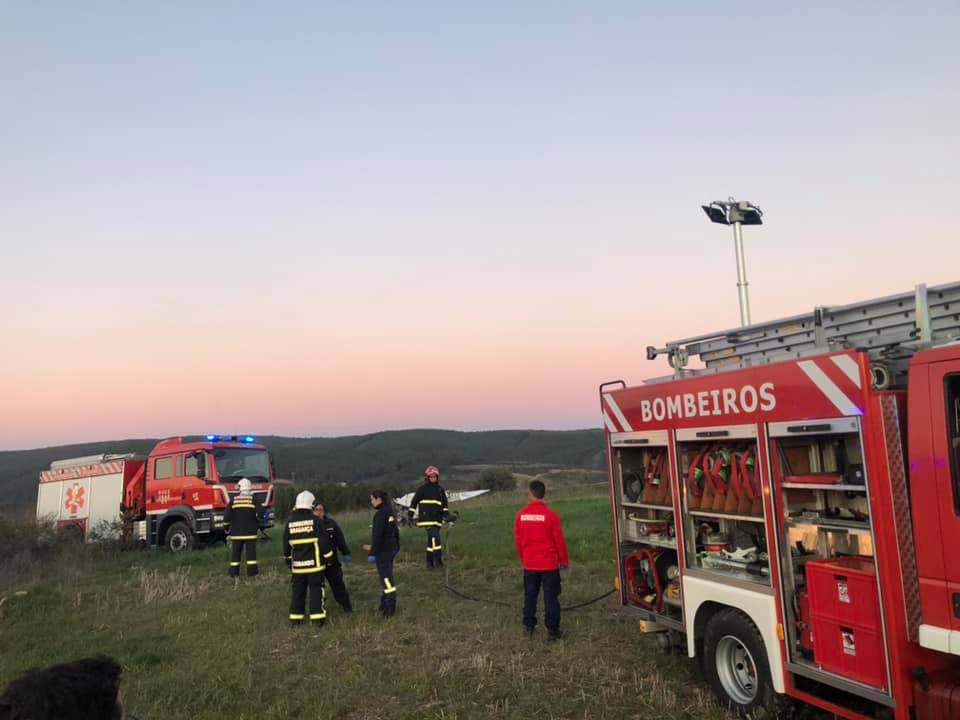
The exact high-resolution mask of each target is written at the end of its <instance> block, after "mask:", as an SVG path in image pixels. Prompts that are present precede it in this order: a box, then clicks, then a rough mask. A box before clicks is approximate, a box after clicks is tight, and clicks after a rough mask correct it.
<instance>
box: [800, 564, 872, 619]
mask: <svg viewBox="0 0 960 720" xmlns="http://www.w3.org/2000/svg"><path fill="white" fill-rule="evenodd" d="M806 573H807V592H808V594H809V596H810V613H811V615H814V616H816V615H820V616H821V617H826V618H831V619H833V620H836V621H837V622H838V623H841V624H845V625H856V626H857V627H862V628H867V629H868V630H877V631H879V630H880V604H879V603H878V602H877V583H876V580H875V579H874V571H873V559H872V558H867V557H845V558H831V559H829V560H811V561H810V562H808V563H807V566H806Z"/></svg>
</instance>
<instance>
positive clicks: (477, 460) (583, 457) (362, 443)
mask: <svg viewBox="0 0 960 720" xmlns="http://www.w3.org/2000/svg"><path fill="white" fill-rule="evenodd" d="M257 441H258V442H260V443H263V444H264V445H266V446H267V447H268V448H269V449H270V451H271V452H272V453H273V457H274V463H275V465H276V470H277V475H278V476H279V477H283V478H295V479H296V481H297V483H298V484H299V483H301V482H348V483H350V482H365V483H371V484H373V483H384V484H385V485H391V486H400V487H405V486H407V485H412V484H413V483H416V482H418V481H419V480H420V477H421V473H422V472H423V469H424V468H425V467H426V466H427V465H429V464H433V465H437V466H438V467H439V468H440V470H441V472H442V473H443V476H444V478H445V482H449V481H450V480H453V485H457V484H458V483H457V477H458V475H459V476H461V477H462V478H464V479H465V478H467V477H468V476H474V475H475V471H474V470H472V469H470V468H468V467H464V466H477V465H513V466H516V469H517V471H518V472H526V471H530V470H533V471H535V472H542V471H543V470H544V468H584V469H599V468H601V467H603V462H604V458H603V438H602V435H601V432H600V431H599V430H569V431H555V430H493V431H488V432H457V431H454V430H397V431H388V432H379V433H373V434H370V435H353V436H348V437H336V438H289V437H270V436H260V437H258V438H257ZM156 442H157V441H156V440H152V439H139V440H111V441H105V442H97V443H84V444H79V445H62V446H59V447H51V448H40V449H36V450H13V451H7V452H0V493H2V497H3V500H4V503H3V506H2V507H4V508H23V507H32V506H33V504H34V503H35V502H36V485H37V476H38V474H39V473H40V471H41V470H44V469H46V468H48V467H49V466H50V463H51V462H52V461H54V460H61V459H63V458H70V457H80V456H83V455H95V454H98V453H104V452H106V453H116V452H136V453H147V452H149V451H150V450H151V449H152V448H153V446H154V445H155V444H156ZM461 467H463V470H462V471H460V470H459V469H458V468H461Z"/></svg>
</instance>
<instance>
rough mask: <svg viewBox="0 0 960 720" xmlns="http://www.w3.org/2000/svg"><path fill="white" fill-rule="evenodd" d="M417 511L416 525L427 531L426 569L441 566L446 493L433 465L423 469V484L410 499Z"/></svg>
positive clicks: (438, 472) (412, 508)
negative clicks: (441, 532) (441, 540)
mask: <svg viewBox="0 0 960 720" xmlns="http://www.w3.org/2000/svg"><path fill="white" fill-rule="evenodd" d="M410 509H411V510H413V511H415V512H416V513H417V527H422V528H424V529H426V531H427V569H428V570H432V569H434V568H440V567H443V545H442V544H441V542H440V528H442V527H443V521H444V518H446V516H447V512H448V510H447V493H446V491H444V489H443V488H442V487H441V486H440V471H439V470H438V469H437V468H436V467H435V466H433V465H431V466H430V467H428V468H427V469H426V470H424V471H423V485H421V486H420V487H419V489H418V490H417V492H416V493H415V494H414V496H413V500H411V501H410Z"/></svg>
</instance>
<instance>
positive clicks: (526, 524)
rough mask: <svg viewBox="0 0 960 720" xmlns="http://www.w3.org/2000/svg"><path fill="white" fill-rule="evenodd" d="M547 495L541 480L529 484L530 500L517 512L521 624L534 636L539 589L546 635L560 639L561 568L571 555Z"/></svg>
mask: <svg viewBox="0 0 960 720" xmlns="http://www.w3.org/2000/svg"><path fill="white" fill-rule="evenodd" d="M546 494H547V488H546V486H545V485H544V484H543V483H542V482H541V481H539V480H533V481H532V482H531V483H530V503H529V504H528V505H527V506H526V507H525V508H523V510H521V511H520V512H518V513H517V517H516V520H514V523H513V537H514V542H515V543H516V546H517V555H518V556H519V557H520V563H521V564H522V565H523V626H524V628H525V629H526V632H527V635H533V630H534V628H536V626H537V600H538V599H539V596H540V589H541V588H542V589H543V614H544V624H545V625H546V626H547V637H548V639H550V640H559V639H560V636H561V634H562V633H561V632H560V570H561V569H564V570H565V569H566V568H568V567H569V566H570V557H569V556H568V555H567V543H566V541H565V540H564V539H563V527H562V526H561V524H560V517H559V516H558V515H557V514H556V513H555V512H554V511H553V510H551V509H550V508H549V507H547V504H546V503H545V502H544V501H543V498H544V496H545V495H546Z"/></svg>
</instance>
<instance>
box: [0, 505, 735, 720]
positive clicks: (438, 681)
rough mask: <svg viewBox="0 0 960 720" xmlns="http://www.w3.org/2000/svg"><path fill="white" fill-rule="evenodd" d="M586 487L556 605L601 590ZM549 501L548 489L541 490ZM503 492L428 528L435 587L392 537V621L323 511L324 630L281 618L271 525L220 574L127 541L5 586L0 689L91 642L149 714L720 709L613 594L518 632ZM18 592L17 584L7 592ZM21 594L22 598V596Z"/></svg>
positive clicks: (599, 545)
mask: <svg viewBox="0 0 960 720" xmlns="http://www.w3.org/2000/svg"><path fill="white" fill-rule="evenodd" d="M601 493H603V489H600V488H596V487H569V488H564V489H563V490H561V491H559V492H558V496H557V497H555V498H554V499H553V501H552V502H551V504H552V505H553V507H554V508H556V509H557V511H558V512H559V513H560V515H561V517H562V518H563V519H564V523H565V530H566V535H567V541H568V544H569V547H570V552H571V558H572V567H571V570H570V573H569V575H568V576H567V577H566V579H565V580H564V587H563V595H562V597H561V600H562V603H563V605H564V606H569V605H574V604H576V603H578V602H582V601H584V600H587V599H589V598H592V597H595V596H597V595H600V594H602V593H603V592H605V591H606V590H608V589H610V587H611V586H612V578H613V575H614V565H613V560H612V551H611V541H610V527H609V507H608V503H607V500H606V496H605V495H603V494H601ZM548 499H549V498H548ZM522 502H523V497H522V495H521V494H520V493H516V494H499V495H497V496H493V497H490V498H489V499H486V498H484V499H481V500H478V501H474V502H472V503H466V504H463V505H460V506H459V509H460V511H461V513H462V515H461V521H460V522H459V523H458V524H457V525H456V526H455V527H454V528H453V529H451V530H450V531H449V532H447V533H446V534H445V537H444V545H445V550H446V551H447V555H448V565H449V581H450V583H451V584H452V585H454V586H455V587H457V588H458V589H460V590H462V591H464V592H465V593H467V594H470V595H474V596H478V597H484V598H490V599H497V600H500V601H504V602H507V603H509V604H510V605H511V606H512V607H501V606H498V605H493V604H481V603H477V602H471V601H467V600H462V599H460V598H458V597H456V596H454V595H452V594H451V593H450V592H448V591H447V590H446V589H444V587H443V582H444V576H443V575H442V574H439V573H428V572H427V570H426V569H424V567H423V565H424V553H423V546H424V541H423V538H422V532H421V531H418V530H415V529H409V530H404V531H403V533H402V537H401V543H402V546H403V547H402V550H401V553H400V556H399V557H398V562H397V571H396V577H397V585H398V588H399V595H398V598H399V600H398V608H399V609H398V613H397V616H396V617H395V618H393V619H391V620H383V619H381V618H380V617H379V616H378V615H377V614H376V613H375V608H376V606H377V602H378V593H379V587H378V582H377V578H376V574H375V572H374V570H373V568H372V567H371V566H368V565H367V564H366V563H365V562H364V558H365V555H366V553H365V552H364V551H363V548H362V545H363V543H365V542H369V539H368V536H369V530H368V523H369V521H370V515H369V514H368V513H357V514H353V515H344V516H341V517H339V518H338V519H339V521H340V522H341V524H342V525H343V527H344V530H345V532H346V535H347V539H348V541H349V543H350V545H351V548H352V549H353V551H354V557H355V558H356V559H357V561H358V562H355V563H354V565H353V566H351V567H348V568H347V569H346V573H345V574H346V581H347V585H348V587H349V589H350V591H351V594H352V596H353V600H354V606H355V611H354V613H353V614H351V615H345V614H343V613H342V612H341V611H340V609H339V607H338V606H336V604H335V603H333V601H332V598H329V593H328V603H327V609H328V614H329V616H330V622H329V624H328V625H327V626H326V627H324V628H322V629H319V630H313V629H310V628H300V629H295V630H294V629H291V628H289V627H288V625H287V620H286V616H287V604H288V596H289V593H288V587H289V575H288V573H287V570H286V568H285V567H284V566H283V563H282V561H281V559H280V547H279V546H280V543H279V539H278V538H279V534H280V533H279V532H274V533H273V534H274V536H275V539H274V540H272V541H265V542H262V543H261V544H260V547H259V550H260V557H261V569H262V574H261V576H260V577H259V578H257V579H256V580H254V581H247V580H246V579H245V578H243V579H241V581H240V582H239V583H238V584H236V585H235V584H234V582H233V581H232V580H230V579H229V578H228V577H227V575H226V566H227V559H226V550H225V549H224V548H223V547H222V546H218V547H216V548H212V549H206V550H199V551H196V552H193V553H189V554H186V555H182V556H171V555H169V554H166V553H163V552H157V551H139V552H138V551H132V552H125V553H121V554H119V556H117V557H113V558H108V559H103V560H100V561H99V562H98V563H97V564H96V565H95V566H94V567H93V568H90V567H87V568H85V567H84V566H83V565H82V564H79V565H71V566H70V567H68V568H67V569H65V570H62V571H60V573H59V575H58V576H57V577H48V578H46V579H43V580H40V581H33V582H32V583H30V584H24V585H19V586H18V585H16V583H10V582H9V580H10V578H7V581H8V582H6V583H4V585H5V586H6V587H5V589H4V590H2V591H0V592H2V594H3V599H2V600H0V629H2V632H0V683H3V684H6V682H8V681H9V680H10V679H12V678H13V677H14V676H15V674H16V673H17V672H19V671H21V670H23V669H26V668H28V667H31V666H38V665H46V664H50V663H53V662H58V661H63V660H68V659H73V658H77V657H82V656H85V655H89V654H92V653H97V652H102V653H106V654H109V655H112V656H114V657H116V658H117V659H118V660H119V661H120V662H121V663H122V664H123V666H124V681H123V690H124V696H125V698H126V701H127V706H128V710H129V711H130V712H131V713H132V714H133V715H134V716H136V717H137V718H140V719H141V720H148V719H156V718H230V719H231V720H240V719H242V718H258V719H263V718H344V719H351V720H361V719H372V718H411V719H413V718H436V719H438V720H440V719H442V720H456V719H459V718H610V719H613V718H642V719H643V720H657V719H658V718H711V717H725V714H724V713H722V712H721V711H720V710H719V709H718V707H717V706H716V705H715V704H714V703H713V702H712V700H711V698H710V695H709V691H708V690H706V689H705V688H704V687H703V686H701V685H699V684H697V683H696V682H694V681H693V680H692V679H691V677H690V675H689V670H688V665H687V660H686V659H685V658H684V657H680V656H677V655H665V654H661V653H660V652H659V651H657V650H656V649H655V648H654V643H653V640H652V639H651V638H648V637H644V636H642V635H641V634H640V633H639V632H638V631H637V618H636V617H635V616H634V615H633V614H632V611H630V610H627V609H622V608H619V607H617V606H616V605H615V604H614V602H613V598H608V599H606V600H604V601H601V602H599V603H596V604H594V605H591V606H589V607H587V608H584V609H581V610H577V611H574V612H569V613H565V614H564V616H563V627H564V630H565V638H564V639H563V640H561V641H560V642H557V643H548V642H547V641H546V637H545V636H546V633H545V631H544V630H543V627H542V625H541V626H540V627H539V628H538V631H537V634H536V635H535V637H534V638H533V639H532V640H531V639H528V638H526V637H524V636H523V634H522V632H521V626H520V611H519V606H520V600H521V598H520V586H521V581H520V578H521V575H520V569H519V567H518V564H517V562H516V558H515V556H514V552H513V540H512V522H513V516H514V513H515V512H516V510H517V508H518V507H520V505H521V504H522ZM17 591H19V593H18V592H17ZM24 591H26V592H25V593H24Z"/></svg>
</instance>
